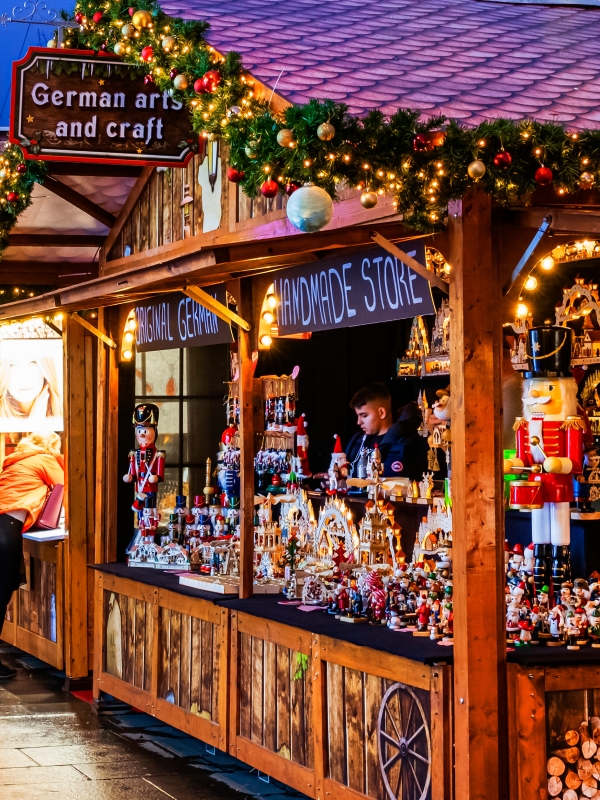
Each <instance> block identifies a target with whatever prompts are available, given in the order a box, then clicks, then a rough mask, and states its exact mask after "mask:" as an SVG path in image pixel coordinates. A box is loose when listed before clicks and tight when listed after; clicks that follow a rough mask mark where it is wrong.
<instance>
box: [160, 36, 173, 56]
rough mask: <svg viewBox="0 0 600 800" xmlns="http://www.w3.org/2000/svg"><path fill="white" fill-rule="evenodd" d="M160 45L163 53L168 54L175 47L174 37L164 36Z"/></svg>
mask: <svg viewBox="0 0 600 800" xmlns="http://www.w3.org/2000/svg"><path fill="white" fill-rule="evenodd" d="M161 44H162V49H163V50H164V51H165V53H168V52H169V51H171V50H172V49H173V48H174V47H175V37H174V36H165V38H164V39H163V40H162V42H161Z"/></svg>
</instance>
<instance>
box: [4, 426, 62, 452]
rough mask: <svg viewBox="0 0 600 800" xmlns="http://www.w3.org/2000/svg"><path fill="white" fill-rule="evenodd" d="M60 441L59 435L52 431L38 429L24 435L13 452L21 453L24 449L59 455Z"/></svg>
mask: <svg viewBox="0 0 600 800" xmlns="http://www.w3.org/2000/svg"><path fill="white" fill-rule="evenodd" d="M60 447H61V441H60V436H59V435H58V434H57V433H53V432H52V431H38V432H37V433H30V434H29V436H24V437H23V438H22V439H21V441H20V442H19V443H18V445H17V446H16V447H15V453H22V452H24V451H25V450H38V451H39V452H40V453H48V454H50V455H53V456H58V455H60Z"/></svg>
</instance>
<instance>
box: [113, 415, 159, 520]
mask: <svg viewBox="0 0 600 800" xmlns="http://www.w3.org/2000/svg"><path fill="white" fill-rule="evenodd" d="M158 414H159V411H158V406H155V405H154V404H153V403H141V404H140V405H138V406H136V408H135V411H134V412H133V425H134V427H135V440H136V443H137V445H138V447H137V449H136V450H132V451H131V452H130V453H129V470H128V471H127V474H126V475H123V480H124V481H125V483H132V482H133V481H135V500H134V503H133V506H132V508H133V510H134V511H138V512H140V511H142V509H143V508H144V507H146V508H156V493H157V490H158V484H159V483H162V481H164V479H165V452H164V451H163V450H158V449H157V448H156V440H157V438H158Z"/></svg>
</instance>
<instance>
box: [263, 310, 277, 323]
mask: <svg viewBox="0 0 600 800" xmlns="http://www.w3.org/2000/svg"><path fill="white" fill-rule="evenodd" d="M262 318H263V319H264V321H265V322H266V323H267V325H272V324H273V323H274V322H275V315H274V314H273V312H271V311H265V313H264V314H263V315H262Z"/></svg>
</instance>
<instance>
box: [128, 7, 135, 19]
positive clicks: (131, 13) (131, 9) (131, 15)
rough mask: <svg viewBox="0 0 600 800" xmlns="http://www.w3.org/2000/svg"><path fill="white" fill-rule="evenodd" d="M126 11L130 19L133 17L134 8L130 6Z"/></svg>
mask: <svg viewBox="0 0 600 800" xmlns="http://www.w3.org/2000/svg"><path fill="white" fill-rule="evenodd" d="M127 11H128V12H129V16H130V17H133V15H134V14H135V8H134V7H133V6H130V7H129V8H128V9H127Z"/></svg>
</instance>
